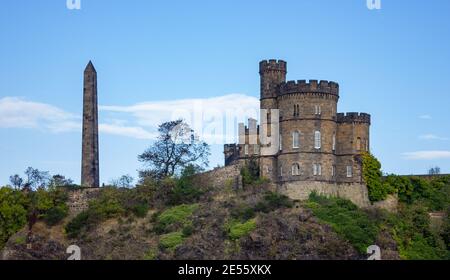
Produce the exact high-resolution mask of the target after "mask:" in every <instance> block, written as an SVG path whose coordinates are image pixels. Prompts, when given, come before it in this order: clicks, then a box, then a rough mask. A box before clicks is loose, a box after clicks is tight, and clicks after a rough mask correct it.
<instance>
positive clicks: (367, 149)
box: [366, 139, 369, 152]
mask: <svg viewBox="0 0 450 280" xmlns="http://www.w3.org/2000/svg"><path fill="white" fill-rule="evenodd" d="M366 151H367V152H368V151H369V140H367V139H366Z"/></svg>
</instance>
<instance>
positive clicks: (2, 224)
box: [0, 187, 29, 249]
mask: <svg viewBox="0 0 450 280" xmlns="http://www.w3.org/2000/svg"><path fill="white" fill-rule="evenodd" d="M28 206H29V201H28V200H27V198H26V197H25V195H24V194H23V193H22V192H20V191H15V190H13V189H11V188H9V187H3V188H0V249H1V248H3V246H4V244H5V243H6V241H8V238H9V237H10V236H11V235H13V234H14V233H16V232H17V231H18V230H20V229H21V228H22V227H23V226H24V225H25V224H26V222H27V207H28Z"/></svg>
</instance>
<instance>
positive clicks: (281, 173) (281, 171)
mask: <svg viewBox="0 0 450 280" xmlns="http://www.w3.org/2000/svg"><path fill="white" fill-rule="evenodd" d="M280 177H283V166H281V167H280Z"/></svg>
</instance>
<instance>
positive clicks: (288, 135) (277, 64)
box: [224, 60, 370, 196]
mask: <svg viewBox="0 0 450 280" xmlns="http://www.w3.org/2000/svg"><path fill="white" fill-rule="evenodd" d="M286 66H287V64H286V62H285V61H282V60H268V61H267V60H264V61H261V62H260V64H259V74H260V78H261V85H260V86H261V101H260V109H261V110H262V111H263V110H264V109H265V110H264V112H267V114H265V115H264V116H262V117H261V118H262V120H261V122H262V123H263V124H264V123H267V124H268V126H267V127H268V128H267V129H266V130H267V131H264V132H262V129H260V126H258V125H257V124H256V120H253V119H250V120H249V123H248V126H244V124H240V125H239V126H240V129H239V130H240V135H241V134H242V135H245V137H244V138H245V139H242V138H241V139H242V140H241V141H240V143H239V144H227V145H225V147H224V153H225V165H226V166H230V165H233V164H236V163H238V162H242V161H245V160H248V159H250V158H256V159H258V160H259V165H260V171H261V172H260V173H261V175H262V176H264V177H266V178H269V179H270V180H271V181H272V182H274V183H277V184H278V185H280V186H287V187H288V188H290V189H291V190H290V191H294V192H298V190H296V189H295V188H297V189H298V188H302V187H305V186H306V187H311V186H313V187H312V188H311V189H315V190H316V189H317V188H319V189H320V188H327V186H328V187H329V186H332V187H337V186H338V184H347V185H351V184H359V185H361V184H362V183H363V181H362V174H361V171H362V170H361V160H360V155H361V153H362V152H365V151H369V144H370V140H369V128H370V115H369V114H366V113H346V114H344V113H338V112H337V104H338V100H339V85H338V84H337V83H335V82H328V81H320V82H319V81H317V80H310V81H309V82H307V81H305V80H299V81H288V82H287V81H286V73H287V67H286ZM273 109H278V110H279V111H278V114H279V138H278V139H279V147H278V148H277V152H276V153H275V154H270V155H261V153H260V151H261V145H260V141H259V139H260V138H259V133H260V132H261V133H266V134H267V136H272V135H271V134H272V132H271V122H273V121H274V120H273V116H272V114H273V112H274V110H273ZM275 120H276V119H275ZM254 133H256V134H257V135H258V137H257V139H258V142H257V144H251V143H250V142H251V141H249V139H250V137H249V135H253V134H254ZM241 137H242V136H241ZM253 143H254V142H253ZM299 182H303V184H299ZM317 182H322V183H325V184H317ZM294 196H295V195H294Z"/></svg>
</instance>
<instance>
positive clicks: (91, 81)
mask: <svg viewBox="0 0 450 280" xmlns="http://www.w3.org/2000/svg"><path fill="white" fill-rule="evenodd" d="M97 107H98V106H97V71H95V68H94V65H93V64H92V62H91V61H89V63H88V65H87V66H86V69H85V70H84V89H83V143H82V145H83V148H82V150H83V151H82V155H81V157H82V159H81V185H82V186H83V187H89V188H97V187H99V186H100V179H99V164H98V109H97Z"/></svg>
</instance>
